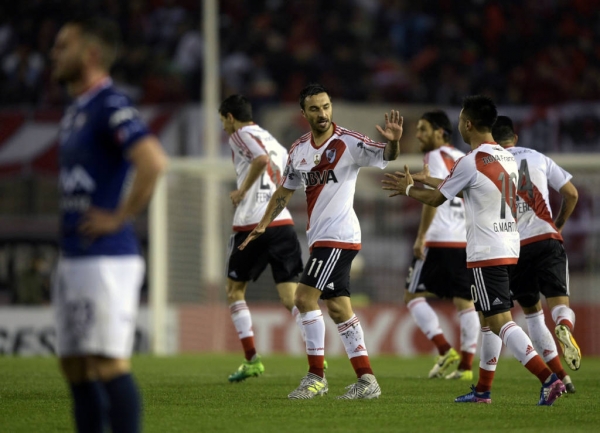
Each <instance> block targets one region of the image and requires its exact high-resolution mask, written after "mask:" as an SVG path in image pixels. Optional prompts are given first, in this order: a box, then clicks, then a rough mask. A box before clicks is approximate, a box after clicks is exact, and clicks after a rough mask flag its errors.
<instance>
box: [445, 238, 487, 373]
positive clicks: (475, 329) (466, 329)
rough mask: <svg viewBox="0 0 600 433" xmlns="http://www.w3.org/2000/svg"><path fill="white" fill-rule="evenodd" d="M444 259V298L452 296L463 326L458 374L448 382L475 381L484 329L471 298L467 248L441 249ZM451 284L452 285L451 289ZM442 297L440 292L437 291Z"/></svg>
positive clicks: (470, 274) (461, 328)
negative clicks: (475, 366)
mask: <svg viewBox="0 0 600 433" xmlns="http://www.w3.org/2000/svg"><path fill="white" fill-rule="evenodd" d="M441 253H442V254H443V260H442V263H441V264H440V266H442V267H443V269H444V270H445V271H444V272H443V273H442V274H441V278H442V281H440V283H438V284H441V283H442V282H444V284H445V285H444V286H443V287H445V289H444V290H445V292H444V293H443V296H444V297H452V301H453V303H454V306H455V307H456V310H457V311H458V318H459V323H460V363H459V364H458V367H457V369H456V371H455V372H453V373H451V374H449V375H447V376H446V379H458V380H469V381H470V380H472V379H473V358H474V356H475V352H476V351H477V338H478V337H479V329H480V327H481V325H480V320H479V315H478V314H477V311H475V305H474V304H473V299H472V295H471V280H472V273H471V271H470V270H469V269H467V267H466V265H465V263H466V262H467V251H466V249H464V248H444V249H442V250H441ZM448 281H451V282H452V284H451V285H450V286H448ZM435 293H437V294H438V296H439V295H440V293H439V292H437V291H436V292H435Z"/></svg>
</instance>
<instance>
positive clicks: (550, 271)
mask: <svg viewBox="0 0 600 433" xmlns="http://www.w3.org/2000/svg"><path fill="white" fill-rule="evenodd" d="M544 244H545V246H546V248H547V250H548V251H547V253H546V254H545V256H544V257H545V260H544V265H545V271H546V272H544V273H542V274H541V275H540V291H541V292H542V294H543V295H544V296H545V297H546V301H547V302H548V308H549V309H550V313H551V314H552V319H553V320H554V323H555V328H554V334H555V335H556V338H557V339H558V342H559V344H560V347H561V349H562V352H563V357H564V359H565V361H566V363H567V365H568V366H569V368H570V369H572V370H578V369H579V367H580V365H581V350H580V349H579V345H578V344H577V342H576V341H575V337H574V336H573V330H574V329H575V312H574V311H573V310H572V309H571V308H570V306H569V295H570V289H569V262H568V259H567V253H566V252H565V249H564V246H563V244H562V243H560V242H559V241H557V240H555V239H551V240H548V241H544Z"/></svg>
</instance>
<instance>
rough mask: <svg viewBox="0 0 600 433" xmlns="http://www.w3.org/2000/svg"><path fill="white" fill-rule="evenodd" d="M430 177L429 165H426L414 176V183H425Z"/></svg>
mask: <svg viewBox="0 0 600 433" xmlns="http://www.w3.org/2000/svg"><path fill="white" fill-rule="evenodd" d="M428 177H429V164H425V165H424V166H423V170H421V171H420V172H418V173H415V174H413V175H412V178H413V180H414V181H416V182H421V183H424V182H425V180H426V179H427V178H428Z"/></svg>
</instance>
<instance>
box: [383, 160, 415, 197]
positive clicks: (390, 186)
mask: <svg viewBox="0 0 600 433" xmlns="http://www.w3.org/2000/svg"><path fill="white" fill-rule="evenodd" d="M385 177H386V178H387V179H384V180H382V181H381V183H383V186H382V187H381V188H382V189H384V190H386V191H393V192H392V194H390V195H389V197H394V196H397V195H406V187H407V186H408V185H414V183H415V182H414V180H413V178H412V176H411V174H410V171H409V170H408V166H407V165H405V166H404V173H402V172H399V171H397V172H396V173H394V174H391V173H386V174H385Z"/></svg>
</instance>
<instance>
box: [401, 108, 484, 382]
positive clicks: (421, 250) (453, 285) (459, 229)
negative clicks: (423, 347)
mask: <svg viewBox="0 0 600 433" xmlns="http://www.w3.org/2000/svg"><path fill="white" fill-rule="evenodd" d="M451 137H452V123H450V119H448V116H447V115H446V113H444V112H443V111H441V110H436V111H429V112H426V113H424V114H423V115H422V116H421V118H420V119H419V121H418V123H417V139H418V140H419V142H420V145H421V151H422V152H423V153H424V154H425V156H424V163H425V165H426V167H427V170H428V171H429V175H430V176H431V177H436V178H441V179H443V178H445V177H446V176H448V174H450V170H451V169H452V167H453V166H454V163H455V162H456V160H457V159H459V158H461V157H462V156H464V153H463V152H461V151H460V150H458V149H456V148H455V147H454V146H452V145H451V144H450V139H451ZM466 245H467V239H466V232H465V208H464V204H463V200H462V199H460V198H456V197H455V198H453V199H452V200H448V201H446V202H445V203H443V204H442V205H440V206H439V207H437V208H436V207H433V206H428V205H426V204H424V205H423V209H422V211H421V221H420V223H419V229H418V231H417V238H416V239H415V243H414V246H413V253H414V258H413V261H412V264H411V267H410V269H409V277H408V278H407V281H406V290H405V292H404V302H405V304H406V306H407V307H408V310H409V312H410V314H411V316H412V318H413V319H414V320H415V322H416V324H417V326H418V327H419V329H421V331H422V332H423V333H424V334H425V335H426V336H427V338H428V339H429V340H431V342H433V343H434V344H435V346H436V348H437V350H438V353H439V356H438V359H437V361H436V363H435V364H434V366H433V368H432V369H431V371H430V372H429V377H430V378H438V377H444V373H445V372H446V371H447V370H448V369H449V368H450V367H451V366H452V365H454V364H456V363H458V362H459V361H460V363H459V365H458V368H457V370H456V371H454V372H452V373H450V374H447V375H445V377H446V378H447V379H460V380H472V379H473V371H472V365H473V357H474V355H475V351H476V349H477V337H478V335H479V333H478V325H479V318H478V316H477V312H476V311H475V306H474V305H473V301H472V300H471V284H470V274H469V271H468V270H467V266H466V261H467V253H466V250H465V247H466ZM431 296H438V297H440V298H450V299H452V301H453V303H454V305H455V306H456V309H457V310H458V315H459V320H460V336H461V340H460V344H461V353H460V354H459V353H458V352H457V351H456V350H455V349H454V348H453V347H452V346H451V345H450V343H448V341H447V340H446V338H445V336H444V332H443V331H442V328H441V327H440V321H439V318H438V316H437V314H436V312H435V310H434V309H433V308H431V306H430V305H429V303H428V302H427V300H426V298H427V297H431Z"/></svg>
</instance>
